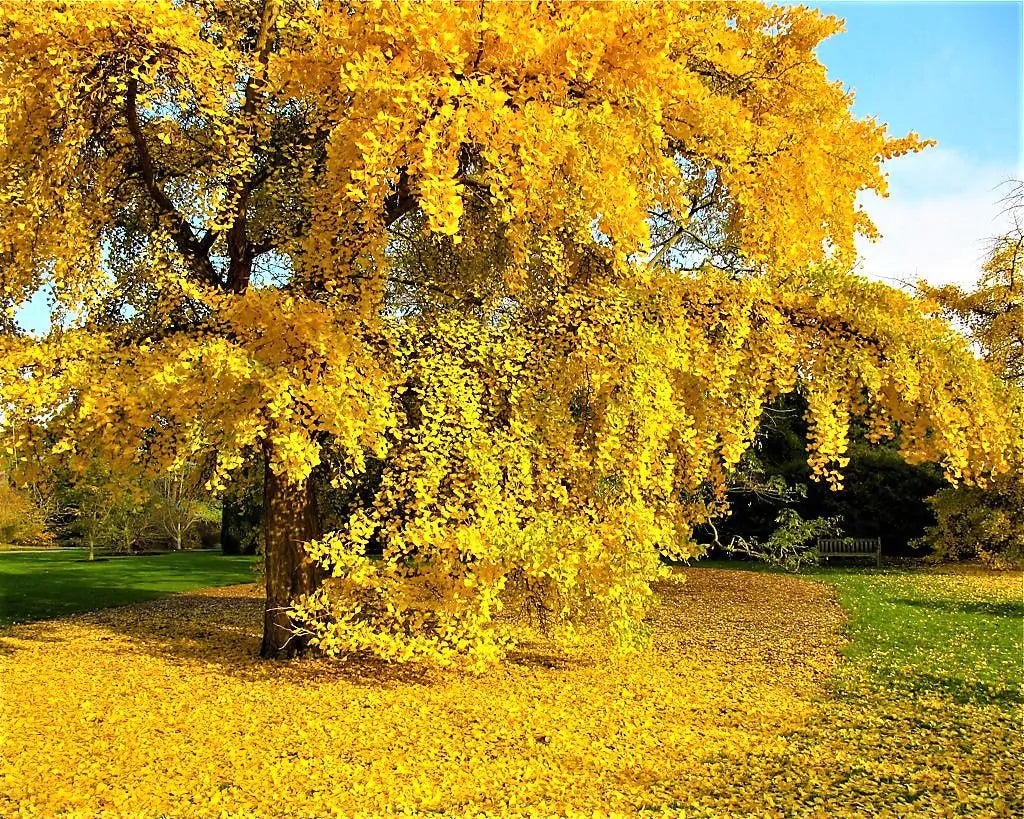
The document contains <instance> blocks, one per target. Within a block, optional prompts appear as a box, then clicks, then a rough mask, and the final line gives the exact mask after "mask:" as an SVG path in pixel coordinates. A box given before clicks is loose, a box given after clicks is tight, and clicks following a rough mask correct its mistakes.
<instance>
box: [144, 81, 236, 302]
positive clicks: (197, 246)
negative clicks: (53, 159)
mask: <svg viewBox="0 0 1024 819" xmlns="http://www.w3.org/2000/svg"><path fill="white" fill-rule="evenodd" d="M125 116H126V118H127V120H128V132H129V133H130V134H131V137H132V142H133V144H134V146H135V160H136V161H135V170H136V171H137V172H138V175H139V178H140V179H141V180H142V185H143V187H144V188H145V189H146V192H147V193H148V194H149V197H150V199H152V200H153V203H154V204H155V205H156V206H157V209H158V210H159V211H160V214H161V215H162V216H163V217H164V219H165V220H166V221H167V222H169V223H170V226H171V238H172V239H173V240H174V243H175V244H176V245H177V246H178V249H179V250H180V251H181V252H182V253H183V254H184V255H185V256H187V257H188V260H189V264H190V265H191V267H192V269H193V270H195V272H196V274H197V275H198V276H199V277H200V278H201V279H202V280H203V281H205V282H207V283H208V284H212V285H214V286H217V287H220V286H221V285H222V282H221V280H220V277H219V276H218V275H217V271H216V270H215V269H214V267H213V264H212V263H211V262H210V258H209V245H208V244H207V241H206V239H207V238H208V237H204V240H203V241H200V240H199V239H197V238H196V235H195V231H193V230H192V226H191V225H190V224H189V223H188V220H187V219H186V218H185V217H184V216H182V215H181V213H180V212H179V211H178V209H177V208H176V207H175V206H174V202H172V201H171V198H170V197H169V196H168V195H167V193H166V191H164V189H163V188H162V187H160V183H158V182H157V181H156V176H157V175H156V165H155V164H154V162H153V156H152V154H151V153H150V152H149V146H148V145H147V144H146V137H145V135H144V134H143V133H142V123H141V122H140V121H139V81H138V79H137V78H135V77H131V78H130V79H129V80H128V91H127V93H126V94H125Z"/></svg>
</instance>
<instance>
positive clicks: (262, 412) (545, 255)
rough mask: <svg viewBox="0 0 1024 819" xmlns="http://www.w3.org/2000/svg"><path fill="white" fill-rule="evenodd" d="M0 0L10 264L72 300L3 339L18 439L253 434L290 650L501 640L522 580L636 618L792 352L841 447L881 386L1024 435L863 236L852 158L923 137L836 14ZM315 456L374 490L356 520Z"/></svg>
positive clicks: (274, 604) (571, 611)
mask: <svg viewBox="0 0 1024 819" xmlns="http://www.w3.org/2000/svg"><path fill="white" fill-rule="evenodd" d="M0 8H2V11H3V14H2V18H0V19H2V22H0V26H2V28H0V41H2V49H0V80H2V83H0V89H2V90H0V121H2V122H3V125H2V129H0V218H2V220H3V221H4V223H5V224H9V225H13V226H14V230H12V231H8V232H6V233H5V234H4V236H3V237H2V238H0V258H2V259H3V264H2V268H0V270H2V272H3V279H2V282H0V298H2V299H3V300H4V306H5V307H14V306H16V305H18V304H21V303H22V302H23V301H24V300H25V299H27V298H29V297H30V296H32V295H33V294H34V293H36V292H38V291H39V290H40V288H43V287H46V288H49V290H50V291H51V292H52V293H53V299H54V304H55V309H56V310H57V311H59V312H62V315H64V316H65V317H66V318H65V320H64V321H63V322H61V323H60V324H59V325H58V326H56V327H55V328H54V330H53V331H51V333H50V334H49V335H48V336H47V337H46V338H45V339H40V340H36V339H32V340H30V341H28V340H26V339H25V338H23V337H21V336H19V335H17V334H8V335H7V336H5V337H4V339H3V349H2V350H0V363H2V365H3V368H4V371H5V375H4V377H3V378H2V379H0V400H2V401H3V402H4V419H5V422H6V423H7V424H8V426H9V427H10V430H11V431H10V433H9V435H10V437H11V447H12V449H14V450H15V451H16V452H18V451H22V450H24V449H26V448H29V447H31V446H33V445H34V444H33V441H38V440H39V439H40V438H41V437H48V439H49V440H53V442H54V444H53V446H52V450H54V451H55V452H56V453H57V454H66V455H67V456H68V457H72V458H74V457H79V458H80V459H81V460H82V462H83V463H86V462H88V459H89V458H91V457H93V453H94V452H100V451H102V452H104V453H106V454H105V457H106V458H108V459H109V461H110V463H111V465H112V469H114V470H118V471H123V472H125V473H127V472H128V471H132V470H135V471H142V472H149V473H152V474H156V473H159V472H161V471H166V470H167V469H171V470H175V469H179V468H181V467H182V466H184V465H185V464H187V463H189V462H193V461H196V460H200V459H201V458H202V457H203V456H205V455H211V454H212V453H216V455H215V458H216V468H215V474H214V477H213V479H212V481H211V485H212V486H213V487H214V488H217V489H220V488H222V487H223V484H224V480H225V478H226V476H227V475H228V473H230V472H232V471H233V470H235V469H237V468H238V467H239V466H240V465H242V463H243V462H244V461H245V459H246V457H247V453H248V452H250V451H251V449H252V448H256V449H258V450H259V451H260V453H261V455H262V458H263V462H264V465H265V471H264V481H263V484H264V504H263V506H264V542H265V560H266V578H267V604H266V615H265V624H264V640H263V647H262V653H263V655H264V656H268V657H272V656H282V655H289V654H292V653H295V652H297V651H301V650H302V648H303V647H304V645H305V644H306V643H307V642H308V641H309V640H313V641H314V642H315V643H316V644H317V645H319V646H320V647H322V648H324V649H325V650H327V651H332V652H342V653H344V652H350V651H362V650H368V651H372V652H375V653H377V654H378V655H380V656H384V657H389V658H395V659H407V658H411V657H422V656H429V657H435V658H439V659H448V658H450V657H452V656H453V655H455V654H461V653H468V654H471V655H473V656H474V657H476V658H477V659H479V660H486V659H488V658H490V657H494V656H496V655H497V654H498V653H499V652H500V650H501V647H502V646H503V645H504V644H505V640H506V635H504V634H503V633H502V632H501V630H500V629H499V628H497V627H496V626H495V624H494V620H493V613H494V612H495V611H496V610H497V608H498V607H499V606H500V604H501V601H500V596H501V595H502V594H503V592H504V591H505V590H506V586H508V585H515V584H516V583H517V582H519V581H520V580H524V581H525V582H528V583H529V584H530V587H531V588H532V589H538V588H541V589H544V590H545V591H546V592H548V593H550V594H551V600H552V601H553V603H552V610H553V611H554V612H555V615H556V616H557V617H559V618H565V617H572V616H574V615H576V614H578V613H580V612H581V611H584V610H590V609H594V610H597V611H599V612H601V613H602V614H603V615H604V616H605V617H606V619H607V621H608V623H609V625H610V627H611V628H612V630H613V632H614V633H615V634H616V636H617V637H618V638H619V639H620V640H621V641H622V642H624V643H627V644H628V643H629V642H631V641H632V640H633V639H634V638H636V637H637V636H638V635H640V634H642V629H640V628H638V624H639V621H640V615H641V614H642V612H643V608H644V605H645V602H646V601H647V600H648V598H649V597H650V587H649V585H648V581H649V580H650V579H651V578H652V577H654V576H656V575H657V573H658V571H659V567H660V565H661V564H660V560H659V555H661V554H669V555H677V556H678V555H685V554H690V553H691V552H692V550H693V546H692V543H691V540H690V532H691V529H692V527H693V525H695V524H697V523H700V522H703V521H706V520H707V519H708V517H709V516H711V515H715V514H718V513H719V512H720V510H721V506H722V503H721V500H722V496H723V493H724V491H725V488H726V476H727V474H728V473H729V471H730V469H731V468H732V467H733V466H734V465H735V463H736V462H737V460H738V459H739V458H740V457H741V455H742V453H743V452H744V450H745V449H746V448H747V447H748V446H749V444H750V441H751V440H752V438H753V436H754V433H755V430H756V426H757V421H758V419H759V417H760V415H761V410H762V408H763V406H764V405H765V404H766V403H767V402H769V401H771V400H773V399H774V398H775V397H777V396H778V395H780V394H784V393H786V392H789V391H791V390H792V389H794V387H795V386H796V384H797V383H798V382H799V383H800V384H802V385H803V386H802V389H803V391H804V394H805V395H806V398H807V402H808V419H809V425H810V426H809V436H810V442H811V443H810V447H811V454H810V464H811V467H812V469H813V470H814V471H815V473H816V474H819V475H821V476H823V477H825V478H827V479H828V480H829V481H831V482H832V483H838V481H839V480H840V478H839V470H840V469H841V468H842V467H843V466H844V465H845V459H846V455H845V452H846V446H847V445H846V438H847V431H848V427H849V419H850V417H851V416H852V415H857V414H860V415H865V416H866V417H868V418H870V424H871V435H872V436H873V438H881V437H884V436H886V435H891V434H892V433H893V432H894V431H895V430H896V429H899V430H900V442H901V449H902V451H903V452H904V454H905V455H906V456H907V457H910V458H912V459H916V460H927V459H940V460H941V461H942V463H943V466H944V468H945V470H946V472H947V473H948V474H949V475H950V476H952V477H954V478H956V479H963V480H975V479H983V478H984V477H985V476H986V475H988V474H989V473H990V472H992V471H998V470H1000V469H1002V468H1004V466H1005V448H1006V439H1007V437H1008V435H1009V432H1008V429H1007V422H1006V417H1005V414H1004V413H1003V412H1002V409H1001V406H1002V404H1001V402H1002V396H1001V393H1000V388H999V387H998V385H995V384H993V383H990V380H989V379H988V378H987V375H986V373H985V372H984V371H983V370H981V369H980V368H979V367H978V366H977V365H976V363H975V362H974V360H973V358H972V357H971V356H970V355H969V353H968V352H967V351H966V349H965V348H964V345H963V344H962V342H960V341H958V340H957V339H956V338H955V337H953V335H952V334H951V333H950V332H949V330H948V328H947V327H946V326H945V325H944V324H942V323H940V322H937V321H934V320H931V319H929V318H927V317H925V316H924V315H923V314H922V312H921V309H920V305H919V304H917V303H916V302H915V301H913V300H912V299H909V298H907V297H905V296H904V295H902V294H899V293H896V292H894V291H892V290H890V289H888V288H884V287H882V286H878V285H870V284H868V283H866V282H863V281H861V280H858V279H856V278H855V277H852V276H850V275H849V274H848V273H846V272H844V271H845V269H847V267H848V262H849V260H850V258H851V257H852V254H853V240H854V236H855V234H856V233H857V232H858V231H860V232H864V233H869V234H870V233H871V231H872V228H871V225H870V222H869V221H868V220H867V218H866V217H865V216H864V214H863V213H861V212H859V211H858V209H857V207H856V205H855V200H856V196H857V194H858V193H859V192H860V191H862V190H874V191H879V192H884V190H885V182H884V178H883V175H882V172H881V162H882V161H883V160H885V159H887V158H889V157H892V156H897V155H899V154H902V153H905V152H907V151H910V150H915V149H917V148H919V147H921V146H922V143H921V142H920V141H919V140H918V139H917V138H916V137H915V136H913V135H911V136H909V137H906V138H903V139H893V138H891V137H889V136H888V135H887V134H886V132H885V129H884V127H883V126H880V125H878V124H877V123H875V122H874V121H872V120H856V119H854V117H853V116H852V114H851V112H850V98H849V96H848V95H846V94H845V92H844V91H843V90H842V88H841V86H840V85H838V84H833V83H830V82H829V81H828V79H827V76H826V73H825V69H824V67H823V66H822V65H821V64H820V63H819V62H818V61H817V59H816V57H815V54H814V49H815V48H816V46H817V45H818V43H819V42H820V41H821V40H822V38H824V37H826V36H828V35H830V34H831V33H833V32H835V31H836V30H837V29H838V27H839V25H838V23H837V22H836V21H835V20H832V19H829V18H824V17H822V16H820V15H819V14H817V13H816V12H813V11H809V10H807V9H802V8H795V7H794V8H774V7H765V6H761V5H757V4H753V3H750V4H708V3H694V4H680V3H644V4H608V3H595V4H591V3H547V4H543V5H538V6H536V7H533V6H527V5H525V4H504V3H493V4H492V3H487V2H483V3H476V2H474V3H451V4H449V3H423V4H403V3H395V4H378V3H341V2H306V1H305V0H266V1H265V2H264V0H258V1H257V0H231V2H227V0H192V2H171V0H158V1H157V2H138V3H130V2H129V3H122V4H98V3H74V2H40V3H33V4H24V3H18V2H9V0H8V1H7V2H3V3H2V5H0ZM318 481H329V482H330V483H331V484H332V485H333V486H334V487H335V488H336V489H337V490H338V491H340V492H343V493H349V496H350V497H351V498H353V499H361V500H360V502H355V501H353V503H352V504H351V509H350V512H349V514H347V515H345V516H344V519H343V520H341V521H339V522H338V525H337V526H336V527H335V529H334V531H333V532H331V533H329V534H328V535H327V536H323V537H321V534H322V533H321V520H320V514H319V513H320V509H319V504H318V498H319V495H320V493H319V492H318V489H317V486H316V484H317V482H318ZM303 544H307V545H306V546H304V545H303ZM374 552H376V553H377V554H379V555H380V557H379V558H372V557H371V555H372V554H373V553H374ZM324 572H328V573H330V575H331V576H332V580H331V582H330V583H329V584H327V585H325V586H322V585H321V584H320V581H321V579H322V574H323V573H324Z"/></svg>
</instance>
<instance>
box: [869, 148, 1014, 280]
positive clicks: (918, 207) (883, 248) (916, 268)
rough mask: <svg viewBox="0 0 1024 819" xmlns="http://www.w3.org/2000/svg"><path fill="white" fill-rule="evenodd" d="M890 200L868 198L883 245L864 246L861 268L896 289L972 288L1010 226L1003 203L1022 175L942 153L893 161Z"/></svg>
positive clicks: (889, 165)
mask: <svg viewBox="0 0 1024 819" xmlns="http://www.w3.org/2000/svg"><path fill="white" fill-rule="evenodd" d="M886 170H887V171H888V172H889V198H888V199H882V198H881V197H879V196H876V195H874V194H872V195H870V196H864V197H863V198H862V199H861V204H862V205H863V206H864V208H865V210H866V211H867V212H868V215H869V216H870V217H871V219H872V220H873V221H874V223H875V225H876V226H877V227H878V230H879V232H880V233H881V234H882V237H881V238H880V239H879V240H878V241H877V242H869V241H867V240H863V239H862V240H859V241H858V244H857V250H858V252H859V253H860V254H861V256H862V267H861V270H862V272H863V273H865V274H866V275H867V276H869V277H871V278H879V279H883V280H886V281H890V282H892V283H895V282H913V281H916V280H918V279H926V280H928V281H929V282H931V283H932V284H948V283H955V284H960V285H965V286H970V285H973V284H974V283H975V282H976V281H977V279H978V276H979V274H980V272H981V264H982V262H983V260H984V257H985V251H986V249H987V247H988V244H989V242H990V240H991V239H992V238H993V237H995V236H997V235H999V234H1000V233H1002V232H1005V230H1006V229H1007V228H1008V226H1009V219H1008V216H1007V214H1006V213H1005V212H1004V210H1005V205H1004V204H1002V203H1001V202H1000V200H1001V199H1002V198H1003V197H1004V196H1005V195H1006V194H1007V193H1008V191H1009V187H1008V186H1007V185H1006V181H1007V180H1008V179H1011V178H1017V179H1019V178H1020V177H1021V169H1020V168H1019V167H1013V166H1003V165H996V164H986V163H982V162H978V161H975V160H972V159H970V158H968V157H965V156H964V155H963V154H961V153H959V152H957V151H954V150H951V149H943V148H930V149H928V150H926V151H924V152H923V153H919V154H913V155H910V156H905V157H900V158H899V159H895V160H892V161H891V162H889V163H887V165H886Z"/></svg>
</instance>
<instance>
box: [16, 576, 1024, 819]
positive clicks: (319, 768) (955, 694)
mask: <svg viewBox="0 0 1024 819" xmlns="http://www.w3.org/2000/svg"><path fill="white" fill-rule="evenodd" d="M685 574H686V576H687V582H685V583H670V584H665V585H663V586H662V587H660V593H661V596H662V605H661V606H660V607H659V608H658V610H657V611H656V613H655V615H654V617H653V618H652V624H653V626H654V629H655V642H654V647H653V649H652V650H651V651H650V652H649V653H647V654H645V655H643V656H640V657H633V658H630V659H629V660H628V661H625V662H620V661H615V660H613V659H610V658H609V657H607V656H606V653H605V651H604V650H603V648H602V647H601V646H600V645H598V644H583V645H581V646H580V648H579V649H578V650H577V651H575V652H573V653H571V654H568V655H565V654H557V653H555V652H553V651H551V650H550V649H549V648H546V647H545V646H542V645H536V646H532V647H530V648H528V649H526V650H524V651H522V652H520V653H519V654H518V655H516V656H515V657H514V658H513V661H512V662H510V663H508V664H506V665H505V666H503V667H500V668H497V669H494V670H493V671H491V672H488V673H486V674H484V675H482V676H473V675H470V674H462V673H459V672H454V671H445V672H440V671H430V672H426V671H416V670H413V669H410V668H399V669H393V668H391V669H389V668H386V667H383V666H381V665H379V664H375V663H364V664H360V663H355V662H352V661H349V662H347V663H342V664H339V663H328V662H325V661H319V660H303V661H299V662H293V663H287V664H283V665H282V664H269V663H263V662H261V661H259V660H256V659H254V657H253V654H254V651H255V649H256V646H257V645H258V625H259V620H260V618H259V615H260V605H261V603H260V600H259V598H258V597H257V596H256V594H257V593H256V589H255V587H253V586H243V587H233V588H230V589H221V590H215V591H210V592H204V593H195V594H189V595H182V596H178V597H174V598H170V599H167V600H161V601H156V602H152V603H145V604H140V605H136V606H132V607H127V608H122V609H118V610H113V611H109V612H100V613H96V614H90V615H83V616H79V617H75V618H71V619H67V620H64V621H60V622H56V623H38V624H34V625H30V626H19V627H16V628H14V629H13V630H11V631H9V632H7V633H5V634H3V635H0V677H2V679H3V693H2V699H0V727H2V730H3V735H2V745H0V748H2V757H0V813H3V814H4V815H18V814H26V815H40V816H52V815H59V814H61V813H72V814H79V815H90V816H91V815H97V814H108V815H125V814H132V815H159V814H161V813H163V814H168V815H175V816H177V815H181V816H207V815H218V814H220V813H222V812H225V813H227V814H229V815H232V814H233V815H239V816H242V815H254V814H258V815H275V816H323V815H332V814H337V815H364V816H391V815H400V814H403V813H407V814H414V815H421V814H430V813H435V814H441V815H480V814H485V815H497V816H505V815H538V816H549V815H559V814H569V815H623V816H635V815H638V814H640V815H657V814H659V813H660V814H661V815H669V816H682V815H716V816H717V815H730V814H732V815H750V814H757V815H789V814H794V813H795V814H814V813H816V812H817V813H819V814H820V815H842V814H846V815H851V814H862V815H876V814H884V813H886V812H888V813H889V815H942V814H943V813H949V814H954V815H955V814H970V815H997V814H999V813H1006V814H1010V813H1012V812H1013V811H1015V810H1018V809H1019V808H1020V804H1019V803H1016V802H1015V801H1014V800H1015V799H1017V797H1016V795H1015V794H1016V793H1018V792H1019V790H1015V787H1016V785H1017V784H1019V783H1018V782H1015V779H1019V775H1020V772H1019V768H1018V767H1016V765H1017V763H1016V761H1015V760H1017V759H1019V758H1020V753H1021V751H1022V750H1024V748H1022V747H1021V745H1022V743H1021V738H1020V734H1019V731H1018V730H1017V729H1018V728H1019V718H1020V711H1019V688H1014V687H1013V686H1012V685H1008V684H1006V682H1005V680H1006V679H1007V675H1010V676H1011V677H1012V672H1011V671H1010V670H1005V669H1004V670H1003V671H1000V670H998V669H997V670H996V671H995V672H993V673H991V674H990V673H989V671H985V672H984V673H983V674H982V673H979V674H978V676H977V679H968V678H967V677H964V678H963V682H964V685H959V684H947V682H946V681H945V680H946V677H943V669H944V668H945V669H947V670H948V667H947V666H948V665H950V664H953V665H955V666H956V668H960V667H961V665H962V664H961V663H960V662H959V657H960V656H961V652H959V651H958V648H957V647H958V646H959V645H961V643H968V642H970V643H972V644H973V643H976V642H977V641H976V640H973V639H968V638H967V636H965V635H964V634H961V635H957V634H949V635H947V636H949V637H950V641H949V646H948V647H944V648H942V649H941V650H942V651H943V652H945V653H946V654H947V655H948V657H949V658H950V659H949V661H948V663H946V662H944V661H941V660H940V661H935V658H934V657H933V656H932V654H931V650H932V648H933V647H934V645H933V643H934V635H933V637H928V638H923V640H922V647H921V648H920V650H917V649H912V650H910V652H909V653H908V652H907V651H904V650H903V647H904V646H905V641H903V640H901V639H899V638H892V639H895V640H896V644H897V646H898V649H892V648H891V647H890V648H887V647H886V645H887V644H886V643H884V642H882V641H881V640H880V639H879V637H878V635H877V634H875V635H874V637H873V638H872V639H873V640H874V642H875V645H876V648H877V650H875V649H870V648H865V646H866V645H867V643H865V641H864V639H863V638H864V636H865V635H867V637H872V631H871V628H873V627H874V626H872V624H875V626H877V628H878V629H879V630H884V628H883V625H884V623H885V622H886V617H887V616H889V615H887V614H886V613H885V612H884V611H882V609H884V608H885V606H886V605H890V607H896V608H895V609H894V611H895V612H896V613H899V607H903V606H905V602H901V601H907V600H920V601H922V602H923V603H925V604H926V605H922V606H920V607H919V608H920V611H921V613H922V616H923V617H925V618H928V617H941V616H946V615H949V616H951V617H953V618H954V619H955V617H956V616H957V613H958V612H957V611H953V612H952V613H951V612H949V611H948V610H947V609H944V608H943V606H944V605H945V606H947V608H948V607H949V606H953V607H954V608H955V607H958V606H964V605H966V606H968V610H967V611H968V613H969V614H970V613H971V612H973V613H974V614H977V615H978V616H979V617H980V618H981V620H982V621H983V622H988V621H989V620H991V619H992V618H996V617H1003V616H1004V614H1005V613H1006V612H1009V613H1010V616H1012V612H1013V605H1014V601H1016V605H1017V606H1018V607H1019V605H1020V602H1019V601H1020V578H1019V575H1018V576H1016V578H1013V577H1010V578H1005V577H1004V578H1002V579H999V578H997V579H994V580H993V579H992V578H990V577H988V576H979V577H939V576H931V575H877V574H863V575H858V574H850V575H844V574H835V575H826V576H824V577H825V579H827V580H828V581H829V582H831V583H834V584H835V585H836V586H838V589H839V595H840V596H841V598H842V600H843V603H844V605H845V606H846V607H847V609H848V611H850V613H851V621H850V626H851V629H852V631H851V634H852V637H853V642H852V644H851V645H850V646H849V648H848V649H847V655H848V659H847V661H846V662H845V663H844V664H843V665H842V666H841V667H840V665H839V661H840V659H841V657H840V654H839V652H840V650H841V649H842V647H843V645H844V642H845V640H844V637H843V636H842V635H843V632H844V615H843V613H842V611H841V609H840V607H839V605H838V603H837V601H836V593H835V592H834V591H833V589H832V588H830V586H829V585H826V584H823V583H818V582H812V581H809V580H805V579H794V578H789V577H782V576H778V575H770V574H757V573H750V572H736V571H722V570H708V569H691V570H687V571H686V572H685ZM858 584H859V585H858ZM1014 584H1016V585H1014ZM858 601H860V603H863V604H864V605H865V606H867V607H868V608H869V609H871V610H870V611H868V612H867V613H865V612H864V611H862V610H860V609H858ZM886 601H889V602H888V603H887V602H886ZM932 604H935V605H932ZM929 606H931V607H929ZM972 606H973V607H974V608H971V607H972ZM875 608H877V609H879V611H874V609H875ZM993 612H996V613H995V614H993ZM891 614H892V612H890V615H891ZM972 616H973V614H972ZM1004 619H1005V618H1004ZM1019 619H1020V618H1019V615H1018V617H1017V623H1018V627H1019ZM957 622H960V621H957ZM916 627H917V626H915V625H914V624H910V625H909V626H908V628H910V629H911V630H913V628H916ZM964 628H969V627H968V626H964ZM1000 628H1002V626H1000ZM940 631H941V629H940ZM908 633H909V632H908ZM1003 633H1004V631H999V634H1003ZM972 634H973V632H972ZM940 636H941V635H940ZM993 641H994V643H999V644H1000V645H1003V644H1006V645H1011V644H1012V643H1006V640H1005V639H1004V638H1002V637H1000V638H998V639H996V638H993ZM1000 641H1002V642H1000ZM1004 647H1005V646H1004ZM967 654H968V656H969V657H970V658H971V659H972V660H973V659H974V654H972V653H971V652H970V651H968V652H967ZM893 658H898V659H896V660H895V661H894V662H895V665H893V663H892V662H891V661H893ZM933 661H935V662H937V664H936V665H934V666H933V665H929V664H930V663H933ZM982 665H985V667H986V668H988V666H987V665H986V664H985V663H984V662H983V663H982ZM904 666H905V667H904ZM958 673H959V672H958ZM1018 673H1019V672H1018ZM929 675H930V676H929ZM932 678H941V679H940V681H938V682H936V681H934V680H933V679H932ZM957 679H960V678H959V677H958V678H957ZM886 681H887V682H886ZM979 686H980V687H979Z"/></svg>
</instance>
